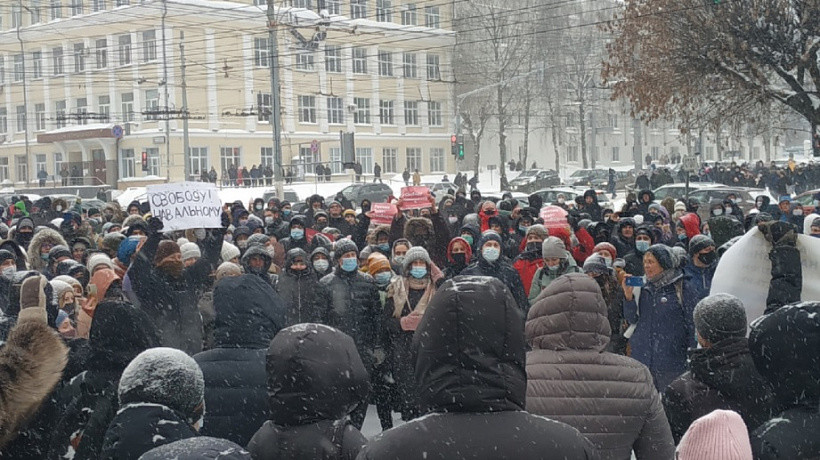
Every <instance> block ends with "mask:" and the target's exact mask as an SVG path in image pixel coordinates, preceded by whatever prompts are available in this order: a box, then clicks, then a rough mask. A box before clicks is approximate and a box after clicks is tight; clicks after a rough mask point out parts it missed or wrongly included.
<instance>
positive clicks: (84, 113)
mask: <svg viewBox="0 0 820 460" xmlns="http://www.w3.org/2000/svg"><path fill="white" fill-rule="evenodd" d="M77 124H78V125H87V124H88V100H87V99H86V98H84V97H80V98H77Z"/></svg>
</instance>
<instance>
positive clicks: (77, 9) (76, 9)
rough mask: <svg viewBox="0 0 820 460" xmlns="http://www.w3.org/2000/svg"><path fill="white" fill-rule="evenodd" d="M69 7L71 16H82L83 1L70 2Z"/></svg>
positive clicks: (74, 0)
mask: <svg viewBox="0 0 820 460" xmlns="http://www.w3.org/2000/svg"><path fill="white" fill-rule="evenodd" d="M70 1H71V3H69V7H70V8H71V15H72V16H77V15H80V14H83V0H70Z"/></svg>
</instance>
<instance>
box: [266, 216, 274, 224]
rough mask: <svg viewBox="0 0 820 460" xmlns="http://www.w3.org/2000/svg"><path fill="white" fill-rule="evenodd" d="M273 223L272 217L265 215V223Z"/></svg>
mask: <svg viewBox="0 0 820 460" xmlns="http://www.w3.org/2000/svg"><path fill="white" fill-rule="evenodd" d="M272 224H273V217H271V216H268V217H265V225H272Z"/></svg>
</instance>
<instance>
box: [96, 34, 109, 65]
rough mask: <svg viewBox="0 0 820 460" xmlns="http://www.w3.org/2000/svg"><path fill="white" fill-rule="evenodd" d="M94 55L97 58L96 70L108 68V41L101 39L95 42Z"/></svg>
mask: <svg viewBox="0 0 820 460" xmlns="http://www.w3.org/2000/svg"><path fill="white" fill-rule="evenodd" d="M94 55H95V56H96V58H97V68H98V69H104V68H106V67H108V41H107V40H106V39H104V38H101V39H99V40H97V41H96V42H95V51H94Z"/></svg>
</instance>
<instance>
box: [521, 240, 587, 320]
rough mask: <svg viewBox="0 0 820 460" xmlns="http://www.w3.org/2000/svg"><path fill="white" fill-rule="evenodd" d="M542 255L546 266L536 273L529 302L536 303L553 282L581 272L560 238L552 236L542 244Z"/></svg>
mask: <svg viewBox="0 0 820 460" xmlns="http://www.w3.org/2000/svg"><path fill="white" fill-rule="evenodd" d="M541 255H542V257H543V258H544V265H543V266H542V267H540V268H538V269H537V270H536V271H535V274H534V275H533V277H532V284H531V286H530V295H529V302H530V304H532V303H534V302H535V300H536V299H537V298H538V295H539V294H541V291H543V290H544V289H546V287H547V286H549V285H550V283H552V281H553V280H555V279H556V278H558V277H559V276H561V275H565V274H567V273H577V272H578V271H579V269H578V265H577V264H576V263H575V259H573V258H572V257H570V255H569V253H568V252H567V249H566V246H564V242H563V241H561V239H560V238H558V237H555V236H550V237H548V238H547V239H545V240H544V242H543V243H542V244H541Z"/></svg>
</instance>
